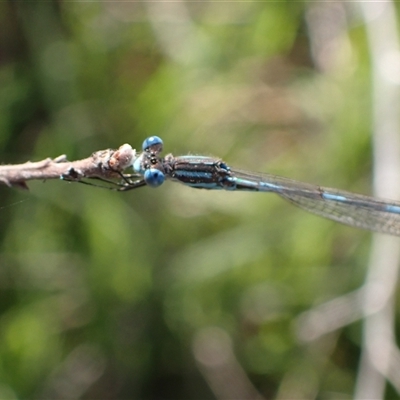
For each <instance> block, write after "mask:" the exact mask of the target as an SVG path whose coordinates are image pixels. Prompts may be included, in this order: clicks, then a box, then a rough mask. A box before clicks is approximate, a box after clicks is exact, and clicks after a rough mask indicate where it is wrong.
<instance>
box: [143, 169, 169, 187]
mask: <svg viewBox="0 0 400 400" xmlns="http://www.w3.org/2000/svg"><path fill="white" fill-rule="evenodd" d="M144 181H145V182H146V183H147V184H148V185H149V186H151V187H158V186H160V185H162V184H163V183H164V181H165V175H164V174H163V173H162V172H161V171H159V170H158V169H155V168H150V169H146V172H145V173H144Z"/></svg>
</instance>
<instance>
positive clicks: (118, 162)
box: [0, 144, 136, 189]
mask: <svg viewBox="0 0 400 400" xmlns="http://www.w3.org/2000/svg"><path fill="white" fill-rule="evenodd" d="M135 154H136V152H135V150H134V149H132V147H131V146H130V145H129V144H123V145H122V146H121V147H120V148H119V149H118V150H112V149H107V150H100V151H96V152H95V153H93V154H92V155H91V156H90V157H88V158H85V159H83V160H77V161H68V160H67V157H66V156H65V155H61V156H59V157H56V158H54V159H52V158H46V159H44V160H42V161H37V162H30V161H28V162H26V163H24V164H15V165H0V184H1V183H2V184H5V185H7V186H9V187H13V186H14V187H20V188H24V189H28V186H27V184H26V181H29V180H33V179H40V180H46V179H63V180H67V181H78V182H79V181H81V180H82V179H86V178H88V179H90V178H97V179H98V178H100V179H105V180H107V179H108V180H109V179H118V178H120V177H121V174H122V173H123V171H124V170H125V169H126V168H127V167H129V166H130V165H132V162H133V160H134V159H135Z"/></svg>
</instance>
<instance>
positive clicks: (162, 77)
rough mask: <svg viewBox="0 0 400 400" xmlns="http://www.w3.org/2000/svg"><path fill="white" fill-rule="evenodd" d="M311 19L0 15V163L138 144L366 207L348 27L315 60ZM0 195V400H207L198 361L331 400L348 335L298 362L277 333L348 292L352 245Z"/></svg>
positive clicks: (224, 197) (252, 207) (181, 200)
mask: <svg viewBox="0 0 400 400" xmlns="http://www.w3.org/2000/svg"><path fill="white" fill-rule="evenodd" d="M319 6H320V5H319V3H315V2H310V3H308V2H295V3H294V2H289V1H288V2H285V1H282V2H253V1H247V2H235V3H228V4H227V3H224V2H222V3H221V2H204V3H201V2H195V3H191V2H186V3H185V2H182V3H169V2H165V3H163V2H67V1H65V2H63V1H58V2H13V1H8V2H7V1H5V2H0V152H1V160H2V162H3V163H17V162H24V161H26V160H39V159H41V158H44V157H55V156H58V155H59V154H67V155H68V158H69V159H71V160H72V159H78V158H83V157H87V156H88V155H89V154H91V153H92V152H93V151H96V150H100V149H103V148H108V147H112V148H116V147H118V146H120V145H121V144H123V143H126V142H128V143H130V144H131V145H132V146H133V147H134V148H140V146H141V143H142V141H143V140H144V139H145V138H146V137H147V136H149V135H153V134H157V135H159V136H160V137H162V138H163V140H164V143H165V151H166V152H172V153H173V154H177V155H179V154H186V153H198V154H205V155H209V154H211V155H216V156H218V157H221V158H223V159H224V160H225V161H226V162H228V163H229V164H232V165H234V166H237V167H242V168H245V169H250V170H258V171H269V172H273V173H277V174H281V175H286V176H290V177H293V178H297V179H300V180H304V181H310V182H315V183H318V182H320V183H322V184H324V185H326V186H333V187H335V186H336V187H341V188H346V189H349V190H353V191H359V192H364V193H368V192H370V185H369V182H370V167H371V148H370V147H371V144H370V130H371V128H370V126H371V120H370V115H371V112H370V110H371V100H370V98H371V93H370V66H369V55H368V46H367V44H366V38H365V32H364V27H363V21H362V18H361V16H360V15H359V14H358V13H357V9H356V7H352V5H351V4H347V5H346V6H345V5H344V3H343V5H340V4H339V3H338V5H337V6H335V7H336V10H337V12H338V13H339V14H337V15H339V17H340V18H342V19H340V18H339V20H340V21H339V22H337V21H338V20H335V15H336V14H335V15H334V14H332V19H331V20H330V24H331V25H327V26H326V27H325V28H326V32H328V33H330V34H331V35H332V37H330V38H329V37H328V38H327V37H325V40H327V41H329V40H331V41H332V43H330V44H332V46H329V45H328V44H329V43H328V44H326V43H325V45H326V47H324V51H325V52H324V53H323V52H321V53H319V54H320V55H319V56H318V54H317V50H318V48H323V46H324V42H323V40H324V35H319V36H316V35H317V34H318V33H321V32H325V31H323V30H322V31H318V30H311V29H310V23H311V22H310V21H311V20H310V15H311V13H312V12H313V10H315V9H316V7H319ZM343 20H345V21H346V22H345V23H343ZM320 29H322V28H320ZM332 32H333V33H334V34H332ZM318 46H320V47H318ZM0 193H1V204H0V226H1V230H0V240H1V242H0V245H1V253H0V309H1V319H0V398H4V399H5V398H7V399H17V398H20V399H25V398H84V399H124V398H141V399H147V398H163V399H206V398H214V397H215V396H216V394H215V388H213V387H212V385H211V386H209V384H210V382H209V381H208V380H207V376H208V375H207V371H206V369H207V366H208V367H209V368H210V369H211V370H212V368H213V360H214V358H213V357H215V359H216V360H217V361H218V354H217V355H215V354H213V353H210V354H208V355H207V351H208V350H207V349H208V347H207V346H208V345H209V344H210V343H211V344H210V345H211V348H212V343H214V342H213V340H215V341H216V343H217V345H218V343H222V345H224V344H225V345H226V346H228V344H229V343H231V346H232V349H233V352H234V354H235V357H236V358H237V361H238V363H239V365H240V366H241V368H242V369H243V371H244V372H245V374H246V376H247V377H248V379H249V380H250V382H251V383H252V384H253V385H254V386H255V387H256V388H257V390H258V391H259V392H260V393H261V394H262V395H264V396H265V397H266V398H275V397H279V396H282V393H283V392H284V391H285V390H286V389H287V386H288V385H289V386H290V385H291V387H293V388H297V387H299V388H301V389H299V393H303V394H300V395H299V396H300V397H301V396H302V395H304V397H305V394H304V393H308V392H310V391H311V392H312V391H313V390H314V391H316V392H318V393H319V398H324V399H328V398H343V399H344V398H351V396H352V391H353V387H354V383H355V377H356V373H357V366H358V357H359V353H360V329H359V326H358V324H354V325H353V326H350V327H348V328H346V329H343V330H342V331H340V332H338V333H336V334H332V335H329V338H327V339H326V340H322V341H321V342H318V343H317V344H315V343H314V344H313V343H312V344H308V345H305V344H302V343H301V342H300V341H299V340H298V339H297V336H296V332H295V329H294V322H295V320H296V317H297V316H298V315H299V314H300V313H301V312H302V311H304V310H307V309H309V308H310V307H312V306H313V305H315V304H318V303H321V302H323V301H326V300H328V299H331V298H334V297H336V296H338V295H341V294H344V293H346V292H348V291H351V290H353V289H354V288H357V287H358V286H359V285H360V284H362V282H363V279H364V272H365V263H366V260H367V257H368V250H369V245H370V234H369V233H368V232H363V231H358V230H356V229H352V228H349V227H345V226H341V225H339V224H335V223H333V222H330V221H326V220H323V219H320V218H317V217H314V216H312V215H309V214H307V213H305V212H303V211H301V210H298V209H295V208H293V207H292V206H291V205H289V204H287V203H285V202H284V201H281V199H279V198H276V197H275V196H273V195H271V196H269V195H266V194H254V193H248V194H238V193H218V192H215V193H214V192H207V191H198V192H197V191H194V190H191V189H188V188H185V187H183V186H180V185H177V184H173V183H168V182H167V183H166V184H165V185H163V187H161V188H159V189H158V190H153V189H150V188H144V189H140V190H138V191H131V192H127V193H123V194H118V193H113V192H107V191H106V190H100V189H97V188H91V187H87V186H84V185H78V184H68V183H65V182H56V181H49V182H45V183H44V182H32V183H31V184H30V191H29V192H22V191H17V190H10V189H8V188H5V187H1V188H0ZM208 340H209V341H210V343H209V341H208ZM218 340H219V341H218ZM217 345H216V352H217V353H218V351H219V350H218V349H219V347H218V346H217ZM217 361H215V362H217ZM214 367H215V366H214ZM215 368H217V367H215ZM227 379H228V381H229V379H231V380H232V384H233V383H235V382H234V380H235V378H234V377H233V376H232V377H229V376H228V378H227ZM285 385H286V386H285ZM296 385H297V386H296ZM302 390H303V392H301V391H302Z"/></svg>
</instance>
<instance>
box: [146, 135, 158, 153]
mask: <svg viewBox="0 0 400 400" xmlns="http://www.w3.org/2000/svg"><path fill="white" fill-rule="evenodd" d="M150 147H151V150H153V151H158V152H160V151H161V150H162V147H163V141H162V139H161V138H159V137H158V136H150V137H148V138H147V139H146V140H145V141H144V142H143V144H142V150H143V151H146V150H148V149H149V148H150Z"/></svg>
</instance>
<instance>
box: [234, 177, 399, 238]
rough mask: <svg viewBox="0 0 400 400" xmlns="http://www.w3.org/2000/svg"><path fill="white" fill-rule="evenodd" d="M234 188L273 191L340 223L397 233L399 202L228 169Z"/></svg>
mask: <svg viewBox="0 0 400 400" xmlns="http://www.w3.org/2000/svg"><path fill="white" fill-rule="evenodd" d="M232 173H233V175H234V176H235V177H236V178H237V183H238V187H237V190H253V191H261V192H273V193H276V194H278V195H279V196H281V197H283V198H284V199H286V200H288V201H290V202H291V203H293V204H295V205H296V206H298V207H301V208H303V209H305V210H307V211H310V212H311V213H314V214H317V215H320V216H322V217H325V218H329V219H332V220H334V221H337V222H341V223H343V224H347V225H350V226H354V227H357V228H362V229H368V230H371V231H376V232H381V233H387V234H390V235H395V236H400V202H398V201H391V200H382V199H377V198H374V197H370V196H364V195H360V194H355V193H351V192H347V191H344V190H338V189H331V188H326V187H321V186H316V185H311V184H308V183H303V182H299V181H296V180H293V179H288V178H283V177H279V176H275V175H270V174H260V173H253V172H246V171H241V170H232Z"/></svg>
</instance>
